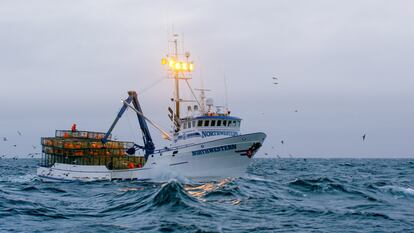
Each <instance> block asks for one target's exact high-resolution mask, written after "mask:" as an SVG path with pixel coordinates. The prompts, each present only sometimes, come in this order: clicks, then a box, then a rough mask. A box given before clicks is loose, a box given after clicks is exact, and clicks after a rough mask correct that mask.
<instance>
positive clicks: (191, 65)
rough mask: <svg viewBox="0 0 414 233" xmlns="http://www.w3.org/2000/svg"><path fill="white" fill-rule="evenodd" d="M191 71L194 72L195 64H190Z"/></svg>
mask: <svg viewBox="0 0 414 233" xmlns="http://www.w3.org/2000/svg"><path fill="white" fill-rule="evenodd" d="M189 70H190V71H193V70H194V64H193V63H190V66H189Z"/></svg>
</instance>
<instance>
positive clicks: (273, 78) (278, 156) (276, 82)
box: [262, 76, 367, 161]
mask: <svg viewBox="0 0 414 233" xmlns="http://www.w3.org/2000/svg"><path fill="white" fill-rule="evenodd" d="M272 80H273V84H274V85H278V84H279V78H278V77H275V76H273V77H272ZM294 112H296V113H297V112H299V111H298V110H295V111H294ZM262 115H264V113H262ZM366 137H367V135H366V134H364V135H362V141H363V142H364V141H365V139H366ZM280 144H282V145H283V144H285V142H284V140H281V141H280ZM272 149H275V147H274V146H272ZM264 154H265V155H268V153H264ZM276 156H277V158H279V159H280V158H281V157H280V155H276ZM289 157H290V158H293V155H292V154H289ZM304 160H305V161H306V159H304Z"/></svg>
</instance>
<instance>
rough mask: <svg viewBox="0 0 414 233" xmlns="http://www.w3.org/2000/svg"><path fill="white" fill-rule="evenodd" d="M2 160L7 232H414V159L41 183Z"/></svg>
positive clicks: (27, 168) (1, 218) (2, 226)
mask: <svg viewBox="0 0 414 233" xmlns="http://www.w3.org/2000/svg"><path fill="white" fill-rule="evenodd" d="M37 162H38V161H37V160H34V159H19V160H12V159H1V160H0V232H8V231H10V232H414V159H411V160H410V159H254V160H253V163H252V165H251V166H249V168H248V170H247V173H246V175H245V176H244V177H241V178H221V179H206V180H189V179H183V178H180V177H176V178H174V177H172V178H171V179H170V180H168V181H166V182H138V181H111V182H89V183H85V182H69V183H43V182H41V181H40V180H38V179H37V178H36V175H35V174H36V163H37Z"/></svg>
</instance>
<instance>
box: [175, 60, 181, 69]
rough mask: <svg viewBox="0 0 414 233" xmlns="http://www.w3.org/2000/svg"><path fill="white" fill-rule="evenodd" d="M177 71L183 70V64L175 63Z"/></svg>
mask: <svg viewBox="0 0 414 233" xmlns="http://www.w3.org/2000/svg"><path fill="white" fill-rule="evenodd" d="M175 69H176V70H181V63H179V62H177V63H175Z"/></svg>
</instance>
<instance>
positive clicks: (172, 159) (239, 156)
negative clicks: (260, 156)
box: [37, 133, 266, 181]
mask: <svg viewBox="0 0 414 233" xmlns="http://www.w3.org/2000/svg"><path fill="white" fill-rule="evenodd" d="M265 138H266V135H265V134H264V133H253V134H245V135H240V136H235V137H227V138H222V139H218V140H212V141H207V142H204V143H199V144H192V145H188V146H183V147H180V148H178V149H174V150H169V151H164V152H162V153H157V154H153V155H150V156H149V158H148V161H147V162H146V163H145V166H144V167H142V168H136V169H125V170H109V169H107V168H106V167H105V166H84V165H70V164H61V163H56V164H54V165H53V166H52V167H38V169H37V174H38V176H39V177H40V178H41V179H42V180H43V181H75V180H80V181H99V180H129V179H134V180H135V179H136V180H148V179H149V180H165V179H169V178H171V177H186V178H199V177H239V176H242V175H243V174H244V173H245V172H246V168H247V166H248V165H249V164H250V162H251V158H252V157H253V155H254V153H256V152H257V150H254V151H253V153H252V154H249V153H246V151H247V150H248V149H249V148H252V146H253V145H254V144H255V143H260V145H261V144H263V141H264V140H265ZM248 155H249V156H248Z"/></svg>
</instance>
